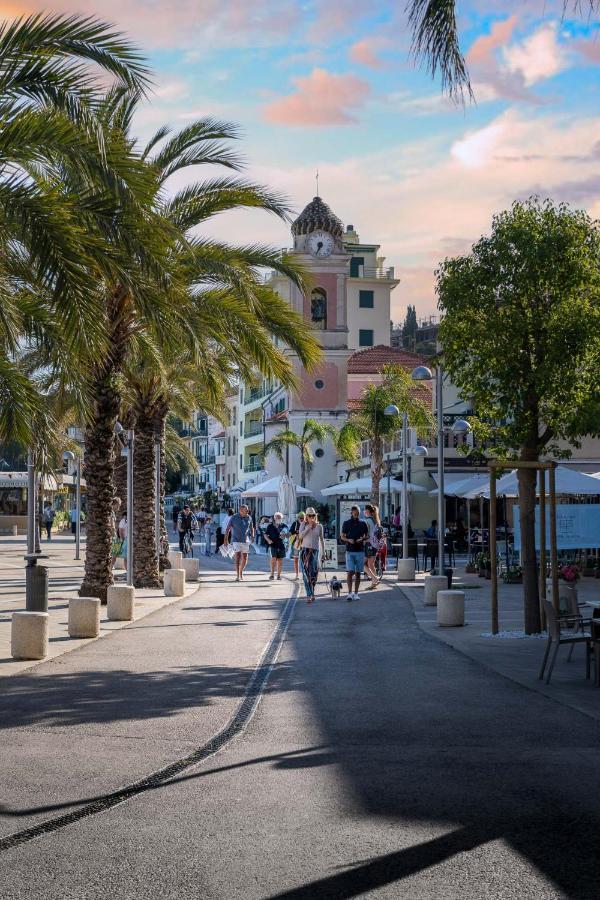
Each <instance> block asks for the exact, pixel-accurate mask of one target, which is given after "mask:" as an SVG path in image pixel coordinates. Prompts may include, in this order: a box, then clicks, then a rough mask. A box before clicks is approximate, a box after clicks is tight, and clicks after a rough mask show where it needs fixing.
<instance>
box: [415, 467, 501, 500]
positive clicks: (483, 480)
mask: <svg viewBox="0 0 600 900" xmlns="http://www.w3.org/2000/svg"><path fill="white" fill-rule="evenodd" d="M433 477H434V478H435V474H434V476H433ZM448 477H449V476H448V475H446V477H445V479H444V493H445V494H446V496H447V497H461V498H464V497H467V496H469V494H470V492H471V491H473V492H476V491H477V490H479V489H484V488H486V487H489V483H490V476H489V474H488V473H487V472H476V473H475V474H471V475H463V476H462V477H461V478H454V479H450V480H448ZM437 493H438V489H437V488H434V489H433V490H432V491H429V496H430V497H437ZM471 499H472V498H471Z"/></svg>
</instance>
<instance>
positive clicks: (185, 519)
mask: <svg viewBox="0 0 600 900" xmlns="http://www.w3.org/2000/svg"><path fill="white" fill-rule="evenodd" d="M197 530H198V520H197V518H196V516H195V515H194V513H193V512H192V510H191V509H190V504H189V503H184V505H183V509H182V510H181V512H180V513H179V515H178V516H177V534H178V535H179V549H180V551H181V552H182V553H183V554H184V555H185V547H184V540H185V536H186V534H187V533H188V531H189V532H190V534H191V536H192V540H194V531H197Z"/></svg>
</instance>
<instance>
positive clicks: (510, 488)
mask: <svg viewBox="0 0 600 900" xmlns="http://www.w3.org/2000/svg"><path fill="white" fill-rule="evenodd" d="M554 477H555V483H556V493H557V494H563V495H564V494H569V495H571V496H573V495H577V494H589V495H595V496H598V495H600V484H599V483H598V479H597V478H594V476H593V475H586V474H585V473H584V472H578V471H577V469H569V468H567V466H557V467H556V470H555V476H554ZM547 492H548V478H546V493H547ZM481 494H482V496H483V497H489V496H490V489H489V485H488V487H487V488H486V489H485V490H483V491H482V492H481ZM496 494H497V495H498V496H499V497H500V496H504V497H518V496H519V485H518V481H517V473H516V470H515V469H513V470H512V471H511V472H508V473H507V474H506V475H503V476H502V478H499V479H498V481H497V482H496Z"/></svg>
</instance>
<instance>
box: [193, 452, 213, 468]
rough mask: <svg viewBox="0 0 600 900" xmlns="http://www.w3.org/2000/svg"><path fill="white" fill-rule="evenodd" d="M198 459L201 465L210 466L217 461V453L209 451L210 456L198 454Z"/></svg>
mask: <svg viewBox="0 0 600 900" xmlns="http://www.w3.org/2000/svg"><path fill="white" fill-rule="evenodd" d="M196 459H197V460H198V463H199V464H200V465H201V466H210V465H212V464H213V463H214V462H215V459H216V457H215V454H214V453H209V455H208V456H197V457H196Z"/></svg>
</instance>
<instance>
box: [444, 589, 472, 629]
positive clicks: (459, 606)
mask: <svg viewBox="0 0 600 900" xmlns="http://www.w3.org/2000/svg"><path fill="white" fill-rule="evenodd" d="M437 623H438V625H447V626H456V625H464V624H465V592H464V591H438V595H437Z"/></svg>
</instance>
